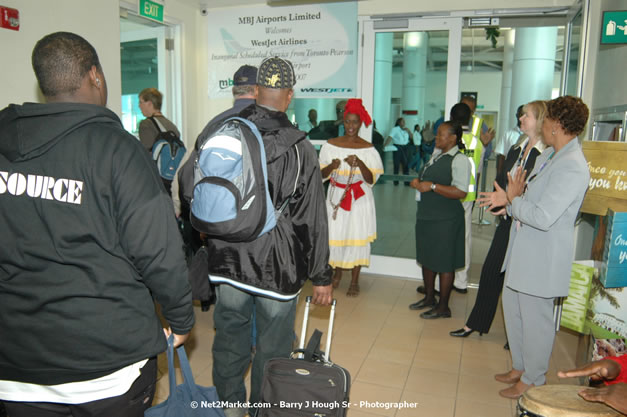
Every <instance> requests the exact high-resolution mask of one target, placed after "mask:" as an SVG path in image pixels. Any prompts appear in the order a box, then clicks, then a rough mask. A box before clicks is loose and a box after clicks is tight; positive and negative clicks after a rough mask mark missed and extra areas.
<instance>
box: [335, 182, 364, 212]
mask: <svg viewBox="0 0 627 417" xmlns="http://www.w3.org/2000/svg"><path fill="white" fill-rule="evenodd" d="M362 182H363V181H361V180H360V181H357V182H355V183H353V184H351V185H349V186H348V191H347V192H346V195H345V196H344V198H343V199H342V201H340V207H341V208H342V209H344V210H346V211H351V206H352V204H353V199H355V200H358V199H359V198H361V197H363V196H364V195H365V194H366V193H364V190H362V189H361V183H362ZM331 184H332V185H333V186H335V187H338V188H346V184H342V183H341V182H337V181H335V180H334V179H333V178H331Z"/></svg>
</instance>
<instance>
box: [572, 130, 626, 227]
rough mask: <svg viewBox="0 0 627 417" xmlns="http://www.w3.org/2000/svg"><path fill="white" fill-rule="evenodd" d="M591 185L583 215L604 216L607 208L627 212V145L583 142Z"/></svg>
mask: <svg viewBox="0 0 627 417" xmlns="http://www.w3.org/2000/svg"><path fill="white" fill-rule="evenodd" d="M582 147H583V153H584V155H585V156H586V160H587V161H588V169H589V170H590V184H588V192H587V193H586V198H585V199H584V201H583V205H582V206H581V211H582V212H584V213H590V214H596V215H599V216H605V215H606V214H607V210H608V209H612V210H614V211H627V143H625V142H595V141H584V142H583V145H582Z"/></svg>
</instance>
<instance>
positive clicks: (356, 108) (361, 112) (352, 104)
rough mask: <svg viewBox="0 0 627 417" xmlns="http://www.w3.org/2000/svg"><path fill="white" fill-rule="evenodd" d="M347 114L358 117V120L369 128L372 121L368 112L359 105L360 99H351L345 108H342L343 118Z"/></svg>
mask: <svg viewBox="0 0 627 417" xmlns="http://www.w3.org/2000/svg"><path fill="white" fill-rule="evenodd" d="M348 113H352V114H356V115H357V116H359V120H361V121H362V122H364V124H365V125H366V127H368V126H370V123H372V119H371V118H370V115H369V114H368V111H366V108H365V107H364V105H363V104H361V99H360V98H351V99H349V100H348V101H347V102H346V107H344V117H346V115H347V114H348Z"/></svg>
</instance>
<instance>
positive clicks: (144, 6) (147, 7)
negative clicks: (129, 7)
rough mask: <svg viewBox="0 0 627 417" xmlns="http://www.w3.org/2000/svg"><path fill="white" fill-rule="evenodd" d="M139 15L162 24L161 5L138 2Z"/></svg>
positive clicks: (150, 2) (148, 0)
mask: <svg viewBox="0 0 627 417" xmlns="http://www.w3.org/2000/svg"><path fill="white" fill-rule="evenodd" d="M139 15H140V16H144V17H147V18H148V19H151V20H156V21H157V22H161V23H163V4H161V3H156V2H154V1H150V0H139Z"/></svg>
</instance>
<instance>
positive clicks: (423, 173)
mask: <svg viewBox="0 0 627 417" xmlns="http://www.w3.org/2000/svg"><path fill="white" fill-rule="evenodd" d="M458 153H459V151H457V152H455V155H453V158H455V157H456V156H457V154H458ZM446 154H447V153H446V152H441V153H439V154H438V155H437V156H435V157H433V158H431V159H430V160H429V161H427V163H426V164H425V165H423V167H422V170H421V171H420V175H419V176H418V177H419V178H420V181H422V179H423V178H424V176H425V171H426V170H427V168H431V167H432V166H433V165H435V163H436V162H438V160H439V159H440V158H442V157H443V156H444V155H446Z"/></svg>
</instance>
